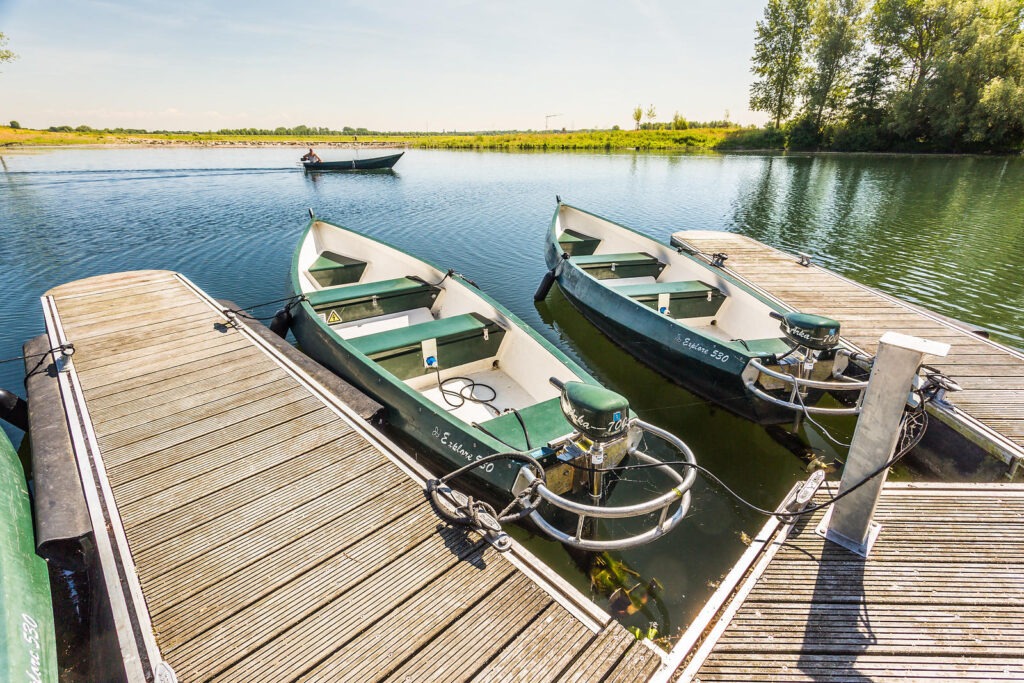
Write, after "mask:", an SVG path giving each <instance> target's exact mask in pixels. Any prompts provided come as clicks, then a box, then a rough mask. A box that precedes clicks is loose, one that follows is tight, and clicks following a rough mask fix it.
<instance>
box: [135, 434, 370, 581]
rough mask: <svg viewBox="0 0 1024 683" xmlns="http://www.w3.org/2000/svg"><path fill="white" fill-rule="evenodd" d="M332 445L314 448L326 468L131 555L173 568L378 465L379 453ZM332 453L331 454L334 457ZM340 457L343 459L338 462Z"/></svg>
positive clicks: (140, 545) (143, 544)
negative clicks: (329, 457)
mask: <svg viewBox="0 0 1024 683" xmlns="http://www.w3.org/2000/svg"><path fill="white" fill-rule="evenodd" d="M333 445H334V444H327V445H325V446H321V448H320V449H319V450H321V451H324V452H326V453H328V454H329V455H332V456H333V457H334V458H335V461H334V462H333V463H331V464H330V465H328V466H326V467H324V468H322V469H320V470H317V471H314V472H312V473H311V474H308V475H307V476H305V477H302V478H300V479H296V480H294V481H291V482H288V483H286V484H285V483H282V484H281V485H279V486H277V487H276V488H274V489H272V490H270V491H268V492H267V493H266V494H265V495H263V496H261V497H258V498H255V499H253V500H250V501H248V502H245V503H243V504H242V505H240V506H238V507H236V508H232V509H229V510H227V511H225V512H223V513H222V514H220V515H216V516H205V515H202V514H200V515H199V518H198V519H195V518H193V519H191V520H190V522H191V524H182V525H181V526H180V527H179V528H178V529H176V532H177V533H174V534H173V535H171V534H170V533H168V534H166V535H155V536H154V535H151V536H149V537H146V538H141V537H140V538H138V541H137V542H136V543H135V545H134V546H133V548H132V553H133V554H134V555H135V556H136V560H137V561H138V562H139V563H144V562H152V563H153V564H154V566H159V565H163V566H167V565H168V564H173V566H176V565H177V564H180V563H184V562H188V561H189V560H192V559H194V558H195V557H197V556H199V555H202V554H203V553H205V552H206V550H207V549H208V548H209V547H210V546H211V545H218V544H221V543H227V542H228V541H232V540H234V539H236V538H238V537H239V536H242V535H244V534H247V533H250V532H251V531H252V530H253V529H256V528H260V527H262V526H263V525H265V524H273V521H274V519H275V518H276V517H277V516H279V515H284V514H286V513H288V512H291V511H292V510H295V509H299V508H301V507H303V506H305V505H308V504H310V503H311V502H312V501H314V500H316V498H317V497H318V495H320V494H322V495H324V496H326V495H329V494H330V493H331V492H332V491H333V490H334V489H336V488H340V487H341V486H344V485H345V484H347V483H349V482H351V481H357V480H358V479H359V478H360V477H361V476H362V475H363V474H364V473H367V472H369V471H371V470H372V469H373V467H374V466H377V467H379V466H380V465H381V464H382V461H381V459H380V454H379V453H377V452H376V451H374V450H373V449H370V448H365V447H364V448H363V449H360V450H359V451H356V452H350V451H348V452H346V451H341V452H340V453H339V452H338V451H339V449H337V448H332V446H333ZM332 450H333V451H335V452H334V453H333V454H332V453H331V451H332ZM341 453H344V454H345V455H346V456H348V457H345V458H344V459H338V458H340V457H341ZM347 465H351V467H347ZM275 484H277V482H275ZM318 492H319V493H318ZM169 531H170V530H169ZM133 538H135V537H133ZM168 560H170V562H168ZM163 563H167V564H163Z"/></svg>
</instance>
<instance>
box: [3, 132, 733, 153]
mask: <svg viewBox="0 0 1024 683" xmlns="http://www.w3.org/2000/svg"><path fill="white" fill-rule="evenodd" d="M747 130H749V129H743V128H691V129H686V130H638V131H633V130H608V131H583V132H579V131H576V132H564V133H563V132H543V133H540V132H537V133H534V132H526V133H482V134H463V135H454V134H450V135H449V134H436V135H418V134H415V135H403V134H368V135H312V136H289V135H222V134H219V133H105V132H100V131H91V132H77V131H72V132H50V131H40V130H29V129H24V128H8V127H6V126H0V147H21V146H26V147H27V146H40V145H57V146H63V145H209V146H215V145H239V146H261V145H296V146H300V145H319V146H352V145H359V146H372V145H380V146H394V147H414V148H415V147H418V148H424V149H499V150H667V151H671V150H714V149H719V148H722V149H724V148H730V149H737V148H738V147H737V146H736V145H735V144H730V143H729V140H730V138H732V137H735V136H737V135H739V134H742V133H744V132H745V131H747Z"/></svg>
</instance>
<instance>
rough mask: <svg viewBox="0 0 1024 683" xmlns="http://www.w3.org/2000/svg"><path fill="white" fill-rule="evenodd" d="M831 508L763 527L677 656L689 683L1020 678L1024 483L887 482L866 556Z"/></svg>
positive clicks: (1023, 664) (1023, 669)
mask: <svg viewBox="0 0 1024 683" xmlns="http://www.w3.org/2000/svg"><path fill="white" fill-rule="evenodd" d="M823 498H824V493H823V492H819V500H820V499H823ZM823 512H824V511H818V512H815V513H812V514H810V515H807V516H806V518H804V519H802V520H801V521H798V522H797V523H796V524H780V523H778V522H775V521H774V520H773V521H772V522H771V523H769V524H768V525H766V526H765V528H764V530H762V532H761V533H760V534H759V535H758V536H757V538H756V539H754V541H753V543H752V544H751V546H750V548H749V550H748V551H747V553H746V554H745V555H744V557H743V559H742V560H741V562H740V563H739V564H738V565H737V567H736V568H735V569H734V570H733V572H732V573H731V574H730V575H729V576H728V577H727V578H726V579H725V580H724V581H723V582H722V584H721V586H720V588H719V589H718V591H717V592H716V593H715V594H714V595H713V596H712V598H711V600H710V601H709V602H708V605H707V607H705V609H704V611H703V612H702V613H701V614H700V616H699V617H698V618H697V620H696V621H695V622H694V623H693V624H692V625H691V627H690V629H689V630H688V631H687V632H686V633H685V634H684V636H683V638H682V639H681V640H680V642H679V644H678V645H677V647H676V648H675V649H674V650H673V652H672V653H671V654H670V659H671V663H672V664H673V665H676V664H682V665H683V666H684V668H683V671H682V673H681V675H680V677H679V679H678V680H679V681H682V682H684V683H685V682H687V681H769V680H770V681H908V680H915V681H921V680H946V679H955V680H960V681H1010V680H1014V681H1019V680H1022V679H1024V631H1021V628H1020V624H1021V623H1022V622H1024V573H1022V572H1021V571H1020V567H1021V563H1022V562H1024V486H1022V485H1019V484H987V485H971V484H959V485H950V484H894V483H889V484H887V485H886V487H885V489H884V491H883V494H882V497H881V500H880V503H879V507H878V511H877V514H876V516H875V521H876V522H879V523H880V524H881V525H882V530H881V534H880V536H879V537H878V540H877V541H876V543H875V545H874V547H873V548H872V551H871V555H870V556H869V557H868V558H867V559H866V560H865V559H864V558H861V557H859V556H857V555H854V554H853V553H851V552H849V551H847V550H845V549H843V548H841V547H839V546H838V545H835V544H833V543H831V542H826V541H825V540H824V538H822V537H821V536H820V535H819V534H818V533H816V527H817V525H818V523H819V522H820V520H821V518H822V514H823ZM673 668H674V666H673ZM668 678H669V675H668V674H659V675H658V676H657V677H656V680H668Z"/></svg>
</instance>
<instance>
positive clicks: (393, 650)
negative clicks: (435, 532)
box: [299, 558, 515, 681]
mask: <svg viewBox="0 0 1024 683" xmlns="http://www.w3.org/2000/svg"><path fill="white" fill-rule="evenodd" d="M492 559H494V558H492ZM466 567H467V569H468V575H467V576H460V575H457V574H455V573H454V572H453V573H450V574H446V575H444V576H443V577H442V578H441V579H439V580H438V581H435V582H432V583H431V584H430V585H428V586H426V587H425V589H424V590H422V591H420V592H418V593H416V594H415V595H413V596H412V597H411V598H409V599H408V600H406V601H405V602H403V603H402V604H401V605H399V606H398V607H396V608H395V609H393V610H391V611H390V612H388V613H387V614H386V615H385V616H383V618H381V619H380V620H378V621H376V622H374V623H373V625H372V627H371V628H368V629H364V630H361V631H360V630H357V631H355V632H354V634H353V636H354V637H350V638H348V639H347V640H345V641H344V642H340V641H339V642H337V643H336V644H335V647H336V648H337V649H336V650H335V651H334V653H333V654H331V655H330V656H329V657H327V658H326V659H324V660H322V661H321V662H320V663H319V664H317V666H316V667H314V668H312V669H309V670H308V671H306V672H305V673H303V675H302V676H301V677H300V678H299V680H304V681H319V680H336V679H340V678H349V679H351V680H357V681H369V680H373V679H374V678H375V677H376V676H377V675H378V673H379V672H381V671H386V670H387V669H388V668H389V664H390V665H391V666H393V665H394V663H395V660H397V661H401V658H403V657H404V656H406V655H408V654H410V653H412V652H414V651H416V650H417V649H418V648H419V647H420V646H422V645H425V644H427V643H429V642H430V641H431V640H432V639H433V638H434V637H435V636H436V635H437V634H438V633H440V632H442V631H443V630H444V629H445V627H447V626H449V625H450V624H451V623H452V622H454V621H456V620H458V619H459V618H460V617H462V616H463V615H465V614H466V612H467V611H468V610H470V609H472V608H474V606H475V604H476V603H477V602H479V601H481V600H483V599H484V598H485V597H486V596H487V595H488V594H489V593H493V592H496V591H499V590H500V588H501V586H503V585H504V584H505V582H507V580H508V579H509V578H510V577H511V576H512V574H513V569H512V565H511V564H509V563H507V562H499V561H493V562H491V561H485V563H484V566H483V567H482V568H480V567H475V568H474V567H472V566H471V565H469V564H468V563H467V565H466ZM512 599H515V598H514V597H513V598H512ZM409 624H416V629H415V631H414V632H410V630H409V628H408V626H409Z"/></svg>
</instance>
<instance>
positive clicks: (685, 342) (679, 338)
mask: <svg viewBox="0 0 1024 683" xmlns="http://www.w3.org/2000/svg"><path fill="white" fill-rule="evenodd" d="M675 341H676V344H679V345H680V346H684V347H686V348H688V349H690V350H691V351H696V352H697V353H702V354H704V355H705V356H708V357H710V358H711V360H717V361H718V362H719V363H728V362H729V354H727V353H722V352H721V351H719V350H718V349H709V348H708V347H706V346H704V345H703V344H701V343H700V341H698V340H695V339H691V338H690V337H684V336H683V335H681V334H677V335H676V340H675Z"/></svg>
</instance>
